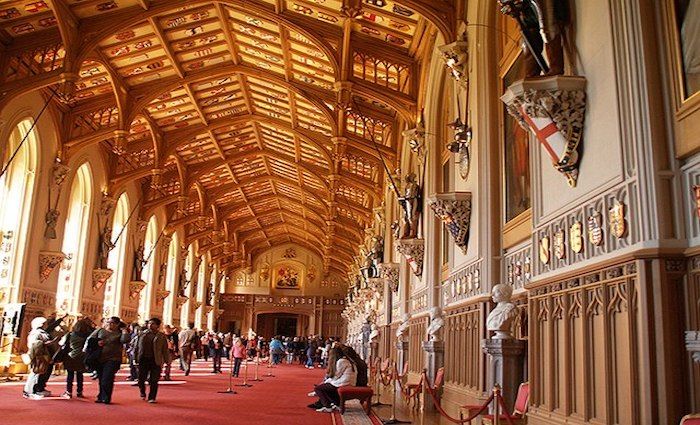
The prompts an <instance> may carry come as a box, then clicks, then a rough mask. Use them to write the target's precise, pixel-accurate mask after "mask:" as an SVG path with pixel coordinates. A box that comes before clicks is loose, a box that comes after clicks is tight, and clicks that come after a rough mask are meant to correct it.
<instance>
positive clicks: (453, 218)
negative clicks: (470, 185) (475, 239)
mask: <svg viewBox="0 0 700 425" xmlns="http://www.w3.org/2000/svg"><path fill="white" fill-rule="evenodd" d="M430 208H432V210H433V211H434V212H435V215H436V216H437V217H438V218H439V219H440V220H442V223H443V224H444V225H445V228H446V229H447V230H448V231H449V232H450V235H452V238H453V239H454V241H455V244H457V246H458V247H459V248H460V249H461V250H462V253H463V254H466V253H467V247H468V244H469V228H470V222H471V213H472V194H471V192H450V193H439V194H437V195H435V196H434V197H433V198H432V199H430Z"/></svg>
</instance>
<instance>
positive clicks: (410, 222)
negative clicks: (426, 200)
mask: <svg viewBox="0 0 700 425" xmlns="http://www.w3.org/2000/svg"><path fill="white" fill-rule="evenodd" d="M403 192H404V196H401V197H399V204H400V205H401V208H402V209H403V223H402V227H401V239H414V238H416V237H418V221H419V218H420V208H421V196H420V195H421V187H420V186H419V185H418V183H417V182H416V174H415V173H410V174H408V175H407V176H406V178H405V183H404V189H403Z"/></svg>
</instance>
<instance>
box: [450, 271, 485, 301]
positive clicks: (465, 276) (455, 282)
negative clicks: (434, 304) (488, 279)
mask: <svg viewBox="0 0 700 425" xmlns="http://www.w3.org/2000/svg"><path fill="white" fill-rule="evenodd" d="M482 263H483V261H482V260H478V261H475V262H473V263H471V264H468V265H467V266H465V267H463V268H462V269H460V270H458V271H456V272H455V273H453V274H451V275H450V277H449V278H448V279H447V280H446V281H445V282H443V284H442V299H443V302H444V305H450V304H453V303H455V302H458V301H461V300H464V299H467V298H469V297H473V296H475V295H479V294H482V293H483V292H484V289H485V288H484V285H483V284H482V281H481V275H482V274H481V267H482Z"/></svg>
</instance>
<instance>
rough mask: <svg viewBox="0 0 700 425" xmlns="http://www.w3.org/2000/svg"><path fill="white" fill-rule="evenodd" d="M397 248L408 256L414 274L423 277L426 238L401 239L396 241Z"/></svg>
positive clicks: (405, 256)
mask: <svg viewBox="0 0 700 425" xmlns="http://www.w3.org/2000/svg"><path fill="white" fill-rule="evenodd" d="M396 250H397V251H399V254H401V255H403V256H404V258H406V261H408V264H409V265H410V266H411V270H412V271H413V274H415V275H416V276H418V277H421V275H422V274H423V255H424V254H425V239H399V240H398V241H396Z"/></svg>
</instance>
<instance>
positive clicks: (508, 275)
mask: <svg viewBox="0 0 700 425" xmlns="http://www.w3.org/2000/svg"><path fill="white" fill-rule="evenodd" d="M535 258H536V257H535ZM533 261H537V260H536V259H535V260H533V256H532V244H530V243H529V242H528V243H527V244H526V245H525V246H523V247H520V248H516V249H513V250H510V251H508V252H507V253H506V254H505V255H504V256H503V262H502V264H503V271H502V273H503V274H502V276H504V277H505V280H506V283H508V284H509V285H511V286H512V287H513V289H522V288H524V287H525V285H527V284H528V283H530V279H531V278H532V268H533V264H532V262H533Z"/></svg>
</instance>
